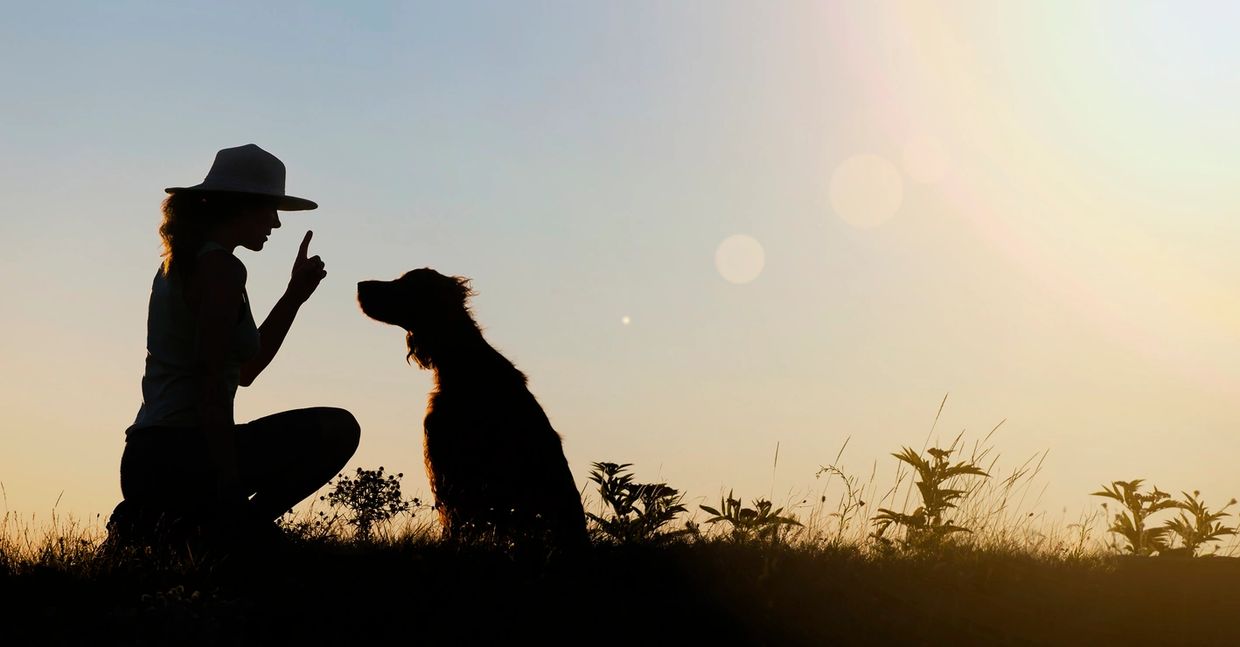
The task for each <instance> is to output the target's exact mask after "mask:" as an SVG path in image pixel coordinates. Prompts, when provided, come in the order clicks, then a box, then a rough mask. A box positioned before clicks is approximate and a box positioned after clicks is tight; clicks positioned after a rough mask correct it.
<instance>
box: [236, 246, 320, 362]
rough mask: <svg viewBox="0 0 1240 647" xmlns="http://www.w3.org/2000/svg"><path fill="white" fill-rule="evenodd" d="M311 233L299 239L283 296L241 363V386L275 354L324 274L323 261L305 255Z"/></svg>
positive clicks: (264, 322)
mask: <svg viewBox="0 0 1240 647" xmlns="http://www.w3.org/2000/svg"><path fill="white" fill-rule="evenodd" d="M313 235H314V232H312V231H307V232H306V237H305V238H304V239H302V241H301V249H299V250H298V251H297V260H296V261H294V262H293V273H292V276H291V277H290V278H289V282H288V288H287V289H286V290H285V291H284V295H283V296H281V297H280V299H279V300H278V301H276V305H275V307H273V308H272V309H271V312H270V313H269V314H268V315H267V318H266V319H264V320H263V325H261V326H259V328H258V338H259V344H258V354H257V355H255V356H254V358H253V359H251V360H250V361H248V362H246V363H244V364H242V365H241V386H250V385H251V384H253V383H254V380H255V379H256V378H257V377H258V374H259V373H262V372H263V369H265V368H267V365H268V364H270V363H271V360H272V359H273V358H274V357H275V356H276V352H277V351H279V350H280V345H281V344H283V343H284V337H285V336H286V335H288V330H289V328H290V327H292V325H293V319H295V318H296V317H297V311H298V309H300V308H301V304H303V303H305V302H306V300H307V299H309V298H310V295H311V294H314V291H315V289H316V288H318V287H319V282H320V281H322V280H323V277H325V276H327V270H325V269H324V264H323V260H322V259H321V258H319V257H318V256H311V257H309V258H307V257H306V254H307V252H308V250H309V247H310V237H311V236H313Z"/></svg>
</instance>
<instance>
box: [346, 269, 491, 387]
mask: <svg viewBox="0 0 1240 647" xmlns="http://www.w3.org/2000/svg"><path fill="white" fill-rule="evenodd" d="M471 296H473V291H472V290H470V287H469V279H467V278H465V277H463V276H444V275H443V274H440V273H439V272H436V271H435V270H432V269H430V268H429V267H424V268H422V269H420V270H412V271H409V272H405V274H404V275H403V276H401V277H400V278H398V279H396V280H395V281H362V282H360V283H358V284H357V302H358V305H360V306H361V307H362V312H363V313H365V314H366V316H367V317H370V318H371V319H374V320H376V321H382V322H383V323H387V324H392V325H393V326H400V327H401V328H404V329H405V332H406V333H407V341H408V344H409V355H408V358H409V359H412V360H414V361H416V362H417V363H418V366H420V367H422V368H432V367H433V358H432V354H433V352H434V350H433V348H432V347H433V346H434V344H436V343H441V342H442V341H446V340H447V339H450V338H451V337H452V335H453V334H456V333H458V332H459V331H461V330H470V329H473V330H476V329H477V326H476V325H475V324H474V322H473V317H471V316H470V314H469V306H468V301H469V297H471Z"/></svg>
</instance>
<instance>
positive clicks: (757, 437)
mask: <svg viewBox="0 0 1240 647" xmlns="http://www.w3.org/2000/svg"><path fill="white" fill-rule="evenodd" d="M4 14H5V16H6V18H5V20H4V21H0V196H2V197H3V200H2V201H0V204H2V206H0V209H2V210H3V213H2V214H0V241H2V248H0V277H3V278H2V279H0V303H3V304H4V306H3V313H2V314H0V483H2V484H3V490H4V506H5V510H6V511H7V512H16V513H18V514H20V515H34V516H37V517H39V518H47V517H48V515H50V514H51V513H53V512H55V513H56V514H59V515H61V516H64V515H73V516H76V517H79V518H93V517H94V515H96V514H98V513H105V514H106V513H107V512H108V511H110V510H111V508H112V506H114V505H115V503H116V502H117V501H118V500H119V497H120V489H119V484H118V466H119V460H120V455H121V452H122V450H123V446H124V430H125V428H126V427H127V426H128V425H129V424H130V423H131V422H132V421H133V417H134V415H135V414H136V412H137V410H138V406H139V404H140V402H141V393H140V388H139V382H140V379H141V375H142V370H143V361H144V356H145V347H144V344H145V316H146V301H147V299H148V296H149V291H150V282H151V279H152V277H153V275H154V273H155V270H156V268H157V267H158V265H159V262H160V259H159V239H158V235H157V232H156V229H157V226H158V223H159V203H160V201H161V199H162V198H163V195H164V194H163V188H164V187H169V186H186V185H191V184H196V183H197V182H199V181H201V179H202V177H203V176H204V175H205V174H206V171H207V169H208V168H209V166H210V163H211V160H212V158H213V156H214V154H215V151H216V150H218V149H220V148H225V147H230V146H237V145H240V144H245V143H250V142H253V143H256V144H258V145H260V146H262V147H263V148H265V149H267V150H268V151H271V152H272V153H274V154H276V155H277V156H279V157H280V158H281V159H282V160H283V161H284V162H285V164H286V165H287V167H288V191H289V193H291V194H293V195H298V196H303V197H307V198H310V199H312V200H316V201H317V202H318V203H319V204H320V205H321V206H320V208H319V209H318V210H317V211H312V212H306V213H289V214H286V215H284V217H283V222H284V226H283V227H282V228H281V229H280V230H278V231H277V232H275V234H274V235H273V236H272V239H271V241H270V242H269V243H268V245H267V247H266V248H265V249H264V250H263V251H262V252H261V253H252V252H248V251H245V250H239V251H238V256H239V258H241V260H242V261H243V262H244V263H245V264H246V266H247V268H248V270H249V283H248V291H249V294H250V297H251V300H252V302H253V303H254V306H255V311H256V312H255V314H256V316H258V317H260V318H261V317H262V316H264V314H265V312H266V311H267V310H268V309H269V308H270V306H271V304H273V303H274V302H275V300H276V299H277V298H278V297H279V295H280V294H281V292H282V290H283V288H284V285H285V284H286V282H287V279H288V272H289V269H290V268H291V265H292V262H293V259H294V257H295V255H296V252H297V245H298V243H299V242H300V241H301V238H302V234H303V233H304V232H305V231H306V230H307V229H310V230H313V231H314V232H315V233H314V239H313V242H312V244H311V253H312V254H319V255H321V256H322V258H323V259H324V260H325V262H326V264H327V269H328V277H327V278H326V279H325V281H324V283H323V284H322V285H321V287H320V288H319V290H318V292H317V293H316V294H315V295H314V297H313V298H312V299H311V300H310V302H308V303H307V304H306V305H305V306H304V307H303V308H302V310H301V312H300V314H299V316H298V319H297V321H296V323H295V324H294V326H293V330H292V332H291V333H290V334H289V337H288V339H287V340H286V341H285V343H284V345H283V347H282V348H281V350H280V354H279V355H278V356H277V357H276V359H275V361H274V362H273V364H272V365H271V366H270V367H269V368H268V369H267V371H266V372H264V373H263V375H262V376H261V377H260V378H259V380H258V381H257V382H256V383H255V384H254V385H253V386H251V387H249V388H246V389H242V390H241V391H240V392H239V394H238V396H237V403H236V410H237V416H238V418H239V419H240V420H248V419H253V418H257V417H260V416H263V415H266V414H269V413H274V412H277V411H282V410H286V409H293V408H299V407H303V406H315V405H323V406H341V407H345V408H347V409H349V410H350V411H352V412H353V413H354V414H355V416H356V417H357V418H358V420H359V422H360V423H361V426H362V442H361V446H360V448H359V450H358V452H357V454H356V455H355V456H354V458H353V460H352V461H351V462H350V464H349V466H348V467H347V469H350V470H351V469H353V468H356V467H364V468H368V469H369V468H376V467H378V466H380V465H382V466H385V467H386V469H387V470H388V471H389V472H403V473H404V474H405V475H406V476H405V481H404V488H405V492H406V494H408V495H410V496H422V497H426V496H427V494H428V492H429V488H428V486H427V483H426V477H425V473H424V471H423V467H422V459H421V455H422V454H421V451H422V450H421V417H422V414H423V411H424V407H425V398H426V394H427V392H428V390H429V389H430V388H431V376H430V374H429V373H427V372H424V371H420V370H418V369H417V368H416V366H411V365H408V364H406V362H405V348H404V335H403V334H402V332H401V331H399V330H397V329H395V328H392V327H389V326H385V325H382V324H379V323H376V322H373V321H370V320H368V319H366V318H365V317H364V316H362V315H361V313H360V311H359V310H358V308H357V306H356V301H355V285H356V283H357V281H360V280H365V279H374V278H378V279H389V278H395V277H396V276H398V275H399V274H401V273H402V272H404V271H406V270H409V269H413V268H418V267H427V266H429V267H432V268H435V269H437V270H439V271H441V272H443V273H445V274H454V275H463V276H468V277H471V278H472V279H473V281H474V287H475V289H476V290H477V293H478V294H477V296H476V297H475V298H474V300H473V308H474V312H475V315H476V317H477V319H478V320H479V322H480V323H481V325H482V326H483V328H484V329H485V331H486V336H487V338H488V340H489V341H490V342H491V343H492V344H494V345H495V346H496V347H497V348H498V349H500V350H501V352H503V353H504V354H505V355H506V356H507V357H508V358H509V359H511V360H512V361H513V362H514V363H515V364H516V365H517V366H518V367H519V368H520V369H522V370H523V371H524V372H525V373H526V374H527V375H528V376H529V380H530V387H531V390H532V391H533V392H534V393H535V395H536V396H537V397H538V399H539V401H540V402H541V403H542V405H543V406H544V408H545V409H546V410H547V413H548V415H549V417H550V419H551V421H552V423H553V424H554V426H555V427H556V429H557V430H558V431H559V432H560V434H561V435H562V436H563V439H564V447H565V453H566V456H567V457H568V459H569V463H570V466H571V468H572V469H573V472H574V475H575V477H576V480H577V483H578V485H579V486H580V487H585V486H586V485H587V480H586V477H587V474H588V472H589V469H590V464H591V462H593V461H611V462H627V463H633V464H634V470H635V472H636V474H637V477H638V478H639V480H646V481H651V480H659V481H666V482H668V483H670V484H671V485H672V486H674V487H678V488H680V489H681V490H684V491H686V492H687V494H688V496H689V501H691V502H692V503H693V504H696V503H700V502H708V503H715V502H717V501H718V497H719V496H720V494H721V493H726V492H727V491H729V490H733V491H735V493H736V494H737V495H740V496H741V497H743V498H745V499H752V498H754V497H758V496H765V497H771V498H773V499H775V500H776V501H777V502H780V503H783V502H785V501H794V500H800V497H802V496H808V495H809V494H814V495H816V494H817V493H819V492H820V491H821V489H822V488H823V487H824V485H823V481H821V480H818V479H816V478H815V474H816V472H817V470H818V468H819V467H820V466H822V465H825V464H829V463H832V462H835V461H836V456H837V453H838V452H839V450H840V448H841V446H843V445H844V443H845V441H846V440H847V443H848V444H847V447H846V449H845V451H844V453H843V454H842V456H840V458H839V460H838V463H839V464H840V466H841V467H843V468H844V469H845V470H846V471H850V472H854V473H858V474H861V475H862V476H863V477H864V476H866V475H868V474H869V473H870V471H871V470H872V469H877V470H878V472H879V474H880V475H881V474H887V473H891V472H894V470H895V465H896V461H895V459H893V458H891V457H890V455H889V454H890V453H891V452H893V451H898V450H899V449H900V447H902V446H906V445H907V446H912V447H914V448H921V447H923V446H925V444H926V443H927V442H929V443H930V444H932V445H935V444H938V445H942V444H944V443H950V442H951V440H952V438H954V437H956V435H957V434H960V433H961V432H963V433H964V438H965V439H966V441H972V440H975V439H978V438H981V437H983V436H985V435H986V433H987V432H989V431H990V430H991V429H992V428H994V427H995V426H996V425H999V424H1000V423H1002V425H1001V426H1000V427H999V429H998V431H996V432H995V434H994V435H993V436H992V437H991V441H990V442H991V443H992V444H993V445H994V447H995V451H997V452H998V453H999V454H1000V461H999V463H998V465H999V468H1000V469H1001V470H1007V469H1010V468H1013V467H1016V466H1018V465H1019V464H1020V463H1022V462H1024V461H1025V460H1026V459H1027V458H1029V457H1030V456H1033V455H1036V454H1040V453H1043V452H1046V453H1047V455H1046V459H1045V462H1044V465H1043V470H1042V472H1041V473H1040V474H1039V476H1038V482H1037V484H1036V488H1035V489H1036V491H1037V492H1040V493H1041V494H1040V498H1039V499H1037V500H1036V501H1032V502H1030V503H1029V505H1030V506H1032V507H1031V508H1030V509H1031V511H1038V512H1041V511H1046V512H1048V513H1049V514H1052V515H1060V514H1063V515H1066V516H1067V517H1072V516H1074V515H1076V514H1077V512H1078V511H1081V510H1086V509H1092V508H1096V506H1097V504H1098V500H1097V499H1096V498H1091V497H1090V496H1089V493H1090V492H1092V491H1095V490H1097V489H1099V487H1100V485H1101V484H1103V483H1109V482H1110V481H1112V480H1117V479H1124V480H1127V479H1132V478H1145V479H1147V480H1149V481H1151V482H1153V483H1155V484H1157V485H1158V486H1159V487H1160V488H1162V489H1163V490H1167V491H1170V492H1173V493H1174V492H1179V491H1180V490H1187V491H1192V490H1194V489H1198V490H1200V491H1201V492H1202V494H1203V496H1204V497H1205V499H1206V500H1207V502H1210V503H1222V502H1225V501H1226V500H1227V499H1229V498H1230V497H1232V496H1238V495H1240V470H1237V469H1236V468H1235V463H1236V459H1237V458H1238V457H1240V405H1237V404H1236V397H1235V394H1236V393H1237V390H1238V389H1240V254H1237V253H1236V249H1237V246H1238V245H1240V208H1238V207H1240V198H1238V197H1237V193H1236V181H1235V178H1236V169H1238V168H1240V125H1237V124H1238V122H1237V120H1236V118H1235V116H1236V115H1237V114H1240V74H1237V72H1236V70H1240V44H1237V41H1236V40H1235V39H1234V37H1233V34H1232V29H1231V26H1232V25H1234V24H1236V22H1237V20H1238V19H1240V8H1237V5H1235V4H1233V3H1223V2H1217V3H1215V2H1178V3H1170V2H1090V3H1081V2H1072V1H1046V2H1036V3H1034V2H1005V3H995V2H983V1H978V2H940V3H922V2H876V1H866V2H793V1H789V2H780V3H756V2H733V1H711V2H645V1H638V2H624V3H619V2H589V3H586V2H522V3H506V2H497V3H475V2H457V3H437V4H431V3H425V4H423V3H394V2H372V3H361V4H360V6H346V5H345V4H343V3H331V2H287V3H278V2H273V3H262V6H255V3H250V2H210V3H205V2H204V3H168V2H154V1H152V2H125V1H118V2H109V3H85V2H83V3H74V2H58V3H27V2H22V3H17V2H7V1H6V2H5V6H4ZM945 395H946V396H947V402H946V405H945V406H944V407H943V411H942V415H941V417H940V418H939V419H938V422H937V425H936V426H935V427H934V431H933V433H931V426H932V424H933V423H934V422H935V416H936V412H938V410H939V406H940V403H941V402H942V401H943V398H944V396H945ZM777 448H778V449H777ZM777 451H778V460H776V454H777ZM1091 499H1092V500H1091ZM693 507H696V505H694V506H693Z"/></svg>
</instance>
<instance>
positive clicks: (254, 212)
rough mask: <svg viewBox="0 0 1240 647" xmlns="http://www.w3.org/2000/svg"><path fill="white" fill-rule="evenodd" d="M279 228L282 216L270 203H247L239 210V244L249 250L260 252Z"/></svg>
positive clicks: (237, 230)
mask: <svg viewBox="0 0 1240 647" xmlns="http://www.w3.org/2000/svg"><path fill="white" fill-rule="evenodd" d="M279 228H280V215H279V213H278V212H277V211H276V207H275V205H274V204H272V203H270V202H264V203H247V204H244V205H241V207H239V208H238V210H237V229H236V233H237V237H238V243H239V244H240V245H241V246H242V247H244V248H246V249H248V250H251V251H255V252H257V251H260V250H261V249H262V248H263V245H264V244H266V243H267V238H268V237H269V236H271V230H272V229H279Z"/></svg>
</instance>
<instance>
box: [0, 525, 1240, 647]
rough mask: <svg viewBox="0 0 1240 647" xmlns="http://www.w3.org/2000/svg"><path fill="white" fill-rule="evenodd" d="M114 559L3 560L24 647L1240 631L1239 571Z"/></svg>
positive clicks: (49, 548)
mask: <svg viewBox="0 0 1240 647" xmlns="http://www.w3.org/2000/svg"><path fill="white" fill-rule="evenodd" d="M96 539H97V537H96V538H95V539H92V538H90V537H86V536H82V535H79V536H76V537H64V536H61V537H58V538H52V539H45V540H43V541H42V542H37V543H33V544H31V543H27V544H26V545H25V546H21V545H18V544H17V543H16V542H14V541H11V540H10V541H8V542H5V543H0V546H2V547H3V550H2V551H0V617H3V622H2V623H0V627H3V629H2V630H0V636H5V637H6V638H4V639H3V642H4V643H5V644H14V645H20V644H75V645H80V644H83V643H84V642H93V643H100V644H139V645H142V644H149V645H156V644H176V645H266V644H284V643H291V644H366V643H369V642H371V641H379V640H393V641H400V642H401V643H404V644H407V643H409V642H410V641H414V640H429V639H449V640H452V641H453V642H459V643H463V644H468V643H484V642H485V643H489V642H492V641H495V640H503V641H505V642H511V641H514V640H515V639H517V638H532V639H535V640H538V641H540V642H553V643H572V644H586V643H601V644H620V643H642V644H647V643H653V644H665V643H672V642H690V643H691V644H698V643H703V642H706V641H710V642H714V643H718V644H742V643H747V644H914V645H922V644H924V645H947V644H952V645H960V644H970V645H995V644H1015V645H1025V644H1045V645H1051V644H1054V645H1064V644H1074V645H1104V644H1121V643H1123V644H1129V645H1132V644H1203V645H1204V644H1217V645H1230V644H1235V643H1236V637H1235V633H1236V625H1235V622H1236V621H1235V619H1236V618H1240V596H1238V595H1237V591H1236V587H1237V585H1238V584H1240V561H1238V560H1236V559H1234V558H1226V557H1208V558H1195V559H1193V558H1157V557H1154V558H1137V557H1119V556H1108V555H1102V554H1077V555H1059V556H1055V555H1053V554H1041V555H1038V554H1034V553H1030V552H1028V551H1020V550H1013V549H994V548H992V549H985V548H969V547H960V546H957V547H951V548H945V549H939V550H936V551H932V552H927V553H919V554H910V553H901V552H879V551H873V550H870V549H867V548H866V547H864V546H858V545H856V544H851V543H845V544H831V543H824V542H807V541H803V542H800V543H798V544H795V545H787V544H782V543H778V544H771V543H769V542H760V541H743V542H738V541H733V540H730V539H723V538H714V539H711V538H699V539H689V540H686V541H677V542H670V543H663V544H649V543H647V544H638V545H628V546H619V545H612V544H607V543H603V542H600V543H599V544H597V545H596V546H595V548H594V549H593V550H592V551H591V552H590V554H588V555H586V556H583V557H581V558H579V559H572V560H568V559H550V560H547V559H544V558H543V557H542V556H538V555H534V556H527V557H525V558H521V559H517V558H514V557H512V556H511V555H509V554H507V553H505V552H502V551H496V550H488V549H486V548H484V547H477V546H475V547H461V546H450V545H446V544H443V543H440V542H438V541H437V540H435V539H434V537H433V535H432V534H428V533H414V534H407V535H405V536H403V537H400V538H396V539H391V538H389V539H384V540H377V541H371V542H356V541H351V540H347V539H344V538H340V537H326V538H317V539H313V540H302V541H296V542H294V543H293V545H291V546H289V547H286V548H284V549H281V550H278V551H276V552H274V553H271V554H267V555H263V556H261V557H259V558H256V559H248V560H246V559H238V558H232V559H227V560H222V561H221V560H213V559H205V560H203V561H201V562H200V563H191V562H189V561H184V560H180V561H179V560H161V559H158V558H153V557H149V556H140V555H129V556H124V557H117V556H109V557H104V556H102V555H100V554H99V553H97V552H96V544H95V540H96ZM10 641H11V642H10Z"/></svg>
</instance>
